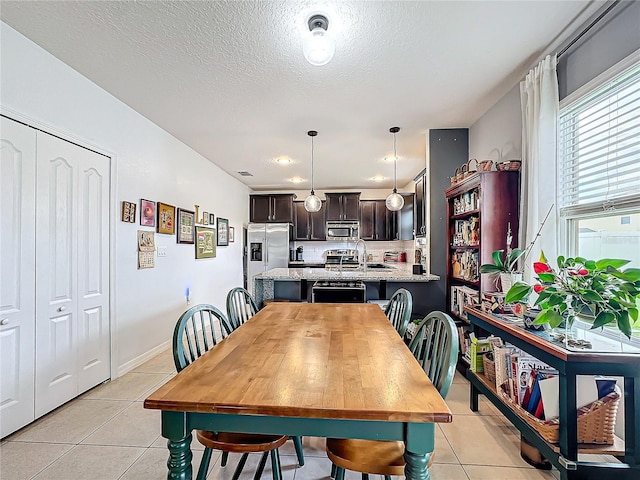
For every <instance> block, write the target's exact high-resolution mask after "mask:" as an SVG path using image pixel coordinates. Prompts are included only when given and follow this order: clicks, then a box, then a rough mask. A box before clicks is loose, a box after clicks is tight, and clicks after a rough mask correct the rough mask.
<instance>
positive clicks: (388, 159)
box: [384, 155, 400, 163]
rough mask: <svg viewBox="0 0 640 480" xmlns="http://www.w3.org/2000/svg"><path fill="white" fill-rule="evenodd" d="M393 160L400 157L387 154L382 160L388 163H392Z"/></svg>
mask: <svg viewBox="0 0 640 480" xmlns="http://www.w3.org/2000/svg"><path fill="white" fill-rule="evenodd" d="M394 160H400V159H399V158H398V159H396V157H395V156H394V155H387V156H386V157H384V161H385V162H388V163H393V161H394Z"/></svg>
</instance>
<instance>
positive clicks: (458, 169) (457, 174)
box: [451, 167, 462, 185]
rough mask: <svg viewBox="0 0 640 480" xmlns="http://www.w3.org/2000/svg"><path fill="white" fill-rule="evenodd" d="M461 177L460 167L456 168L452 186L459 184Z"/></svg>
mask: <svg viewBox="0 0 640 480" xmlns="http://www.w3.org/2000/svg"><path fill="white" fill-rule="evenodd" d="M459 176H460V167H458V168H456V171H455V172H453V177H451V185H455V184H456V183H458V181H459V180H458V177H459ZM461 179H462V178H461Z"/></svg>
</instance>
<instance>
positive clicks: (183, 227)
mask: <svg viewBox="0 0 640 480" xmlns="http://www.w3.org/2000/svg"><path fill="white" fill-rule="evenodd" d="M176 216H177V222H176V232H177V240H178V243H194V241H195V230H194V228H195V223H196V214H195V212H193V211H192V210H184V209H182V208H178V212H177V215H176Z"/></svg>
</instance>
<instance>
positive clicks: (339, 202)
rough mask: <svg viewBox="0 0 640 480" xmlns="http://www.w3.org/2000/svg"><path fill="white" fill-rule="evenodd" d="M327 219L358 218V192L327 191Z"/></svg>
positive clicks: (356, 219)
mask: <svg viewBox="0 0 640 480" xmlns="http://www.w3.org/2000/svg"><path fill="white" fill-rule="evenodd" d="M325 196H326V197H327V213H326V220H327V221H335V220H337V221H340V220H351V221H358V220H359V219H360V193H327V194H325Z"/></svg>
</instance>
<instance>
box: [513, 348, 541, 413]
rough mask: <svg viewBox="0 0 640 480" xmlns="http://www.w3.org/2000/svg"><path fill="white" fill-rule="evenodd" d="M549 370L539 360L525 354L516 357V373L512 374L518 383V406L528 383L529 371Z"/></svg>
mask: <svg viewBox="0 0 640 480" xmlns="http://www.w3.org/2000/svg"><path fill="white" fill-rule="evenodd" d="M548 368H550V367H549V365H547V364H546V363H544V362H543V361H541V360H538V359H537V358H536V357H533V356H531V355H527V354H524V353H523V354H521V355H519V356H518V357H517V361H516V371H515V372H514V373H515V375H514V378H515V380H516V382H517V383H518V388H519V393H518V404H519V405H522V400H523V398H524V394H525V391H526V390H527V385H528V381H529V376H530V375H531V371H532V370H535V371H536V372H537V371H539V370H542V369H548Z"/></svg>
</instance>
